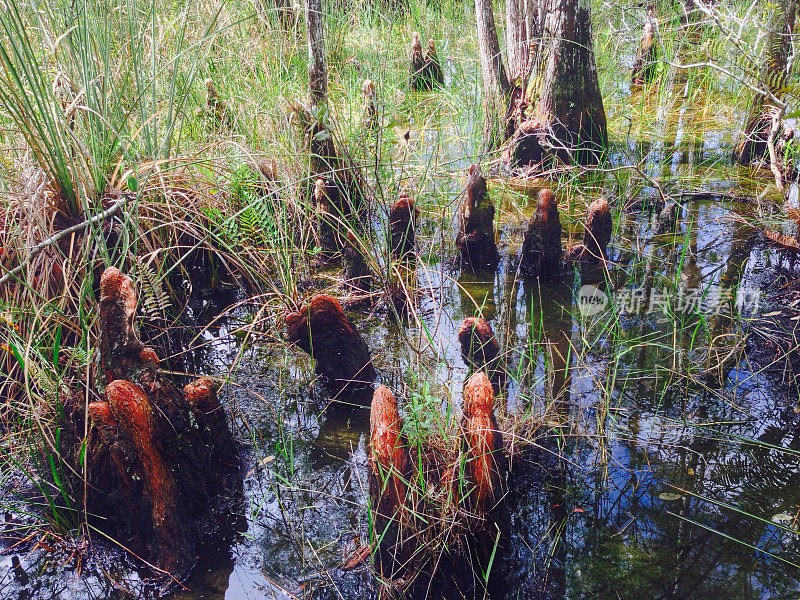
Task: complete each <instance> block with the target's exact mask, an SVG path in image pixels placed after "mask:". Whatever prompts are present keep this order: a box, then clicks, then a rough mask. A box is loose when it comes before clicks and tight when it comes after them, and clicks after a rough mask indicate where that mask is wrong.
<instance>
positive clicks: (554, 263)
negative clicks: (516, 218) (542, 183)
mask: <svg viewBox="0 0 800 600" xmlns="http://www.w3.org/2000/svg"><path fill="white" fill-rule="evenodd" d="M562 255H563V250H562V248H561V217H560V216H559V213H558V203H557V202H556V199H555V196H554V195H553V192H551V191H550V190H549V189H547V188H545V189H543V190H540V191H539V201H538V204H537V206H536V214H534V216H533V217H532V218H531V220H530V222H529V223H528V228H527V230H526V231H525V238H524V240H523V242H522V253H521V261H520V269H521V271H522V272H523V273H524V274H525V275H529V276H531V277H539V276H542V277H545V278H556V277H558V276H559V275H560V274H561V257H562Z"/></svg>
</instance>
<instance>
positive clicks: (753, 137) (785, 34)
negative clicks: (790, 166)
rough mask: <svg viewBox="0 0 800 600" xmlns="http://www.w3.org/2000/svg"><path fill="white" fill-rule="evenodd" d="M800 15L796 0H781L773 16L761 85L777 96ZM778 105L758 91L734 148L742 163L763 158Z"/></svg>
mask: <svg viewBox="0 0 800 600" xmlns="http://www.w3.org/2000/svg"><path fill="white" fill-rule="evenodd" d="M796 17H797V2H796V0H778V1H777V2H776V3H775V8H774V10H773V11H772V13H771V16H770V23H769V30H768V31H767V35H766V39H765V43H764V64H763V65H762V67H761V75H760V77H759V80H760V81H759V84H760V85H761V87H762V88H763V89H764V90H765V91H766V90H768V91H769V93H770V94H772V95H773V96H776V97H780V96H781V95H782V92H781V90H782V89H783V88H784V87H785V85H786V80H787V77H788V75H789V73H788V68H787V67H788V64H787V61H788V58H789V50H790V48H791V36H792V33H793V32H794V26H795V20H796ZM777 110H778V107H776V106H775V103H774V101H773V100H772V99H771V98H770V97H769V95H767V94H757V95H756V96H755V98H753V101H752V103H751V105H750V112H749V113H748V117H747V121H746V122H745V127H744V137H743V139H742V140H741V141H740V142H739V144H737V146H736V149H735V150H734V159H735V160H737V161H738V162H739V163H741V164H743V165H747V164H751V163H753V162H758V161H761V160H763V159H764V158H765V157H766V156H767V152H768V148H767V140H768V137H769V132H770V129H771V127H772V121H773V115H774V113H775V111H777Z"/></svg>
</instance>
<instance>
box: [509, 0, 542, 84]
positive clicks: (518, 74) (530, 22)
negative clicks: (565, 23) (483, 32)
mask: <svg viewBox="0 0 800 600" xmlns="http://www.w3.org/2000/svg"><path fill="white" fill-rule="evenodd" d="M536 5H537V2H535V0H507V1H506V53H507V54H508V78H509V80H510V83H511V85H515V86H519V87H522V88H524V87H525V80H526V78H527V74H528V72H529V70H530V66H531V64H530V63H531V60H530V59H531V51H530V44H531V42H532V41H533V40H534V39H536V37H537V36H538V32H537V31H536V29H537V28H536V23H537V11H536Z"/></svg>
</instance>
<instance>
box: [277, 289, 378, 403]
mask: <svg viewBox="0 0 800 600" xmlns="http://www.w3.org/2000/svg"><path fill="white" fill-rule="evenodd" d="M286 332H287V338H288V339H289V341H290V342H292V343H293V344H296V345H297V346H298V347H299V348H300V349H301V350H303V351H305V352H306V353H307V354H308V355H309V356H311V357H312V358H313V359H314V360H315V361H316V372H317V374H318V375H320V376H321V377H323V378H324V380H325V383H326V384H327V385H328V387H329V388H330V389H331V391H332V392H334V393H336V394H338V393H340V392H344V393H346V394H356V393H359V392H363V391H365V390H367V389H371V388H372V385H373V382H374V381H375V377H376V373H375V367H373V366H372V359H371V358H370V354H369V348H367V344H366V342H365V341H364V338H362V337H361V335H359V333H358V331H356V329H355V327H353V325H352V324H351V323H350V321H349V320H348V319H347V317H346V316H345V314H344V311H343V310H342V306H341V304H339V302H338V301H337V300H336V299H334V298H331V297H330V296H326V295H324V294H319V295H317V296H314V297H313V298H312V299H311V302H309V303H308V304H307V305H306V306H304V307H302V308H301V309H300V310H299V311H297V312H292V313H289V314H288V315H286Z"/></svg>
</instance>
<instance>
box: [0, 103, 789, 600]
mask: <svg viewBox="0 0 800 600" xmlns="http://www.w3.org/2000/svg"><path fill="white" fill-rule="evenodd" d="M678 122H679V125H678V126H674V127H670V128H667V129H668V130H671V131H672V135H667V138H668V140H669V141H668V142H666V143H661V142H659V143H658V144H650V143H643V144H640V145H634V146H632V147H626V148H620V149H618V152H619V154H618V155H617V159H616V161H615V162H618V163H619V164H630V163H624V162H623V160H622V158H621V156H622V155H626V154H629V153H631V152H633V153H635V154H637V153H638V154H642V155H644V154H650V155H651V156H658V157H660V160H651V161H648V162H646V163H645V169H646V172H647V174H648V175H649V177H659V178H662V185H665V184H664V182H665V181H667V180H668V181H669V182H670V184H669V186H666V185H665V188H664V189H665V191H666V192H674V191H675V190H676V189H682V190H686V191H697V190H698V189H702V190H705V191H710V192H711V193H710V194H708V195H707V197H710V198H711V199H707V198H706V199H703V200H698V199H696V198H695V197H692V196H690V195H688V194H687V195H686V196H685V197H683V198H682V205H683V208H682V209H681V212H680V218H679V221H678V227H677V231H676V232H675V233H667V234H664V235H655V228H656V224H655V215H654V214H653V212H652V211H651V210H649V209H648V207H647V206H645V207H644V210H642V211H641V212H639V210H638V209H637V210H622V207H623V205H624V204H626V203H629V202H630V201H633V200H642V199H644V200H647V201H649V202H652V201H653V200H654V199H656V198H657V197H658V192H657V190H656V189H654V188H653V187H651V183H650V182H649V180H647V179H645V178H640V177H637V175H635V174H632V173H630V172H628V171H624V170H623V171H622V172H623V173H627V175H624V176H618V173H617V174H614V173H613V172H610V173H607V174H606V175H605V176H604V177H602V178H600V179H595V180H594V181H592V182H589V183H588V184H587V183H586V182H581V183H576V182H572V183H570V184H569V185H567V186H565V188H564V189H561V190H559V191H557V197H558V198H559V207H560V210H561V212H562V223H563V224H564V231H565V233H564V242H565V244H567V243H568V242H569V243H572V242H577V241H579V236H580V223H581V222H582V220H583V218H584V214H585V206H586V205H587V204H588V202H589V201H590V200H591V199H593V197H595V196H597V195H600V193H601V192H604V193H605V194H606V195H607V196H608V197H609V198H610V199H611V201H612V207H613V211H614V214H615V232H614V236H613V237H612V241H611V245H610V246H609V258H610V259H611V266H610V268H609V270H608V271H607V272H604V271H602V270H599V271H598V270H595V271H589V270H586V269H580V268H578V269H576V270H575V271H574V272H572V273H568V274H567V275H565V277H564V278H563V279H562V280H561V281H557V282H548V283H544V282H542V283H539V282H537V281H536V280H528V281H525V280H523V279H522V278H520V277H518V274H517V272H516V268H515V264H514V257H515V256H516V255H517V253H518V251H519V246H520V244H521V241H522V233H523V231H524V228H525V225H526V223H527V219H528V218H529V217H530V215H531V214H532V213H533V211H534V204H535V202H534V201H533V200H532V198H533V194H532V193H531V192H530V191H525V190H519V189H515V188H513V187H512V186H511V185H510V184H503V183H502V182H501V181H499V180H495V181H494V182H492V183H491V184H490V185H491V193H492V194H493V196H494V198H495V200H496V203H497V205H498V207H499V211H498V214H499V217H498V222H499V227H498V234H499V236H500V242H501V253H502V255H503V260H502V261H501V264H500V267H499V269H498V271H497V272H496V273H494V274H491V275H483V276H482V275H466V274H461V273H460V271H459V270H458V269H454V268H452V266H451V264H452V258H453V244H452V237H453V235H454V229H452V228H451V229H446V230H445V233H442V230H441V228H440V227H435V226H433V225H431V224H432V223H434V222H436V221H437V219H441V214H443V212H442V210H441V207H438V206H436V207H434V208H430V207H427V206H426V205H425V204H424V203H421V204H420V206H421V208H422V209H423V210H422V214H421V217H420V221H421V228H422V230H421V232H420V234H419V236H418V250H419V252H420V254H421V256H422V260H421V261H420V262H419V263H418V265H417V269H416V283H417V291H416V294H415V299H414V305H415V306H414V308H415V310H414V311H413V314H412V317H411V318H409V319H408V321H407V322H406V323H405V324H397V323H394V322H393V321H392V319H391V318H390V317H389V314H388V312H387V311H386V310H376V311H375V312H370V311H364V310H361V311H348V313H349V315H350V317H351V318H352V319H353V320H354V322H355V323H356V325H357V327H358V328H359V329H360V331H361V332H362V334H363V335H364V336H365V338H366V340H367V343H368V345H369V347H370V349H371V351H372V353H373V358H374V362H375V365H376V367H377V368H378V370H379V372H380V376H381V378H382V380H383V382H384V383H387V384H388V385H390V386H391V387H392V388H393V390H394V391H395V393H396V394H397V395H398V398H399V402H400V405H401V413H402V414H403V415H404V417H406V423H407V424H408V423H409V422H411V421H412V420H411V419H409V418H408V415H409V413H410V412H412V411H414V412H415V413H416V414H417V418H416V419H415V420H414V421H413V422H415V423H423V424H425V419H424V415H420V411H438V413H437V415H438V416H437V417H436V418H431V423H429V424H428V425H429V426H430V427H435V426H436V423H437V422H439V421H441V420H444V421H447V419H450V420H451V421H452V419H456V418H457V414H458V408H457V407H458V406H459V404H460V393H461V387H462V385H463V382H464V380H465V377H466V375H467V369H466V368H465V366H464V365H463V363H462V361H461V357H460V352H459V346H458V341H457V338H456V335H457V331H458V328H459V326H460V324H461V321H462V320H463V318H464V317H466V316H473V315H478V314H480V315H482V316H484V317H485V318H487V319H488V320H489V321H490V323H491V325H492V327H493V329H494V331H495V332H496V334H497V336H498V338H499V340H500V342H501V346H502V347H503V349H504V352H505V353H506V364H507V369H508V371H509V373H510V377H509V384H508V388H507V390H506V394H505V396H503V397H502V398H501V399H500V400H498V402H497V403H496V406H497V415H498V418H499V420H500V422H501V426H503V428H505V427H506V426H508V427H509V428H510V429H512V430H514V429H513V425H514V423H519V422H520V421H522V420H526V419H527V420H528V421H536V420H538V422H539V426H538V429H536V430H535V432H533V433H531V434H530V440H528V441H535V445H533V446H530V447H528V448H526V449H524V450H522V451H519V452H517V453H516V454H515V458H514V462H513V467H512V475H511V478H510V484H509V485H510V491H509V495H508V499H507V503H508V507H509V512H510V522H511V537H510V540H509V541H508V547H507V549H506V550H505V552H504V554H503V556H502V557H499V558H498V561H502V563H503V564H502V567H497V568H498V569H500V568H502V569H503V573H504V578H505V579H506V582H505V587H506V590H505V594H504V595H503V597H506V598H563V597H568V598H579V597H580V598H676V599H689V598H709V599H710V598H714V599H718V598H720V597H726V598H797V597H800V539H798V533H797V530H798V528H800V524H798V522H797V518H798V516H800V474H799V473H798V463H800V438H798V436H797V435H796V431H797V430H798V420H800V419H799V418H798V410H797V398H796V394H794V393H793V392H791V391H790V390H789V389H787V386H786V385H785V384H782V383H781V379H780V377H779V376H778V374H776V373H774V372H771V371H768V370H765V369H764V365H763V364H757V363H755V362H754V361H752V360H751V355H750V353H748V352H746V351H745V346H746V345H745V343H744V341H743V339H744V336H745V334H747V333H748V332H749V331H750V320H751V319H752V317H753V315H754V314H758V313H763V312H765V311H767V310H769V308H768V306H767V304H766V296H765V295H764V294H765V293H766V292H768V291H769V289H770V288H769V286H770V283H771V281H772V279H773V278H774V273H775V272H776V271H777V270H778V269H779V268H782V267H785V266H786V260H787V259H786V256H785V254H784V253H783V252H781V251H778V250H775V249H774V248H771V247H769V246H767V245H766V244H765V243H764V240H763V236H761V235H760V234H759V232H758V231H757V230H756V229H755V228H754V227H752V226H751V225H749V224H748V217H749V216H752V214H753V212H754V211H756V210H757V207H756V205H755V203H754V202H753V201H752V199H753V198H754V196H755V192H753V191H752V190H748V189H747V187H748V186H747V184H746V183H744V182H742V181H740V180H739V179H738V173H739V172H738V170H737V169H736V168H734V167H731V166H730V164H729V163H728V162H727V160H726V159H721V158H720V157H722V156H727V155H728V153H729V150H728V148H726V146H725V144H726V143H727V142H729V140H720V139H718V136H717V137H715V136H714V134H713V132H712V133H711V134H709V137H708V138H707V140H712V141H711V142H709V141H704V140H702V139H701V140H697V139H692V138H690V137H689V136H686V135H684V132H683V129H682V127H681V126H680V123H683V127H684V128H685V127H686V122H687V120H686V119H684V118H681V119H679V120H678ZM737 122H739V121H738V120H737ZM419 137H421V138H422V140H423V142H422V144H421V145H422V146H425V144H426V142H425V140H426V138H427V134H419ZM433 137H434V138H435V137H436V136H433ZM417 141H418V140H413V141H412V145H413V144H414V143H415V142H417ZM451 150H452V152H453V154H454V156H452V157H449V158H452V160H453V162H452V164H451V167H452V172H451V175H450V176H449V177H447V178H445V181H443V182H442V183H441V186H442V187H443V188H444V189H448V190H450V192H451V197H450V198H449V200H448V201H450V202H452V201H453V199H454V198H455V196H456V195H457V194H458V193H459V190H460V189H461V187H460V186H461V185H462V184H461V176H462V173H463V166H464V165H465V164H466V162H463V163H462V162H459V161H460V160H462V159H463V153H462V154H458V155H456V154H457V153H459V152H461V149H459V148H452V149H451ZM615 152H616V151H615ZM425 153H426V150H425V148H423V151H422V155H423V158H422V160H423V162H424V158H425ZM793 194H794V199H795V202H796V195H797V190H796V189H795V190H793ZM715 195H717V199H714V196H715ZM734 195H735V196H737V197H740V198H741V197H745V198H749V199H750V200H751V201H750V202H743V201H729V200H725V198H727V197H729V196H734ZM645 204H647V202H645ZM448 227H450V226H449V225H448ZM451 234H452V235H451ZM585 286H590V287H585ZM734 292H738V295H737V294H736V293H734ZM609 296H610V297H611V300H608V298H609ZM589 297H592V298H600V303H601V304H602V303H607V304H605V306H604V307H603V308H604V310H599V311H597V312H596V313H595V312H594V310H593V308H592V307H593V305H588V304H587V298H589ZM737 298H738V300H739V306H737ZM587 306H588V307H589V309H588V310H587ZM740 309H741V310H740ZM257 310H258V307H255V308H253V309H252V311H253V312H249V310H241V311H239V312H238V313H236V315H235V316H234V317H230V318H227V319H225V320H224V321H221V322H219V323H217V324H216V325H215V327H213V328H207V329H206V330H205V333H204V337H205V341H206V342H207V344H206V345H205V346H204V348H203V350H202V353H201V356H202V363H203V364H202V365H201V368H200V370H201V371H203V372H205V373H208V374H213V375H216V376H220V377H229V381H230V384H229V385H227V386H225V387H224V388H223V390H222V398H223V401H224V403H225V405H226V407H227V408H228V409H229V410H230V412H231V415H232V418H233V422H234V425H235V428H236V430H237V431H238V433H239V436H240V438H242V439H243V440H244V441H245V443H246V444H247V448H246V460H247V465H246V468H245V473H246V476H245V480H244V500H243V503H242V506H241V510H242V519H241V521H242V526H241V528H240V531H239V532H238V533H236V534H235V535H232V537H233V539H232V540H230V541H229V542H226V543H221V544H220V547H219V548H208V549H207V550H206V551H205V552H204V553H203V555H202V556H201V557H200V560H199V563H198V566H197V568H196V569H195V572H194V574H193V575H192V577H191V579H190V580H189V581H188V582H186V588H187V589H186V590H183V591H178V592H175V593H173V594H172V595H171V596H170V598H172V599H173V600H179V599H180V600H200V599H218V600H222V599H223V598H224V599H225V600H244V599H256V598H259V599H260V598H282V599H283V598H286V599H288V598H298V597H299V598H312V597H313V598H331V599H334V598H340V599H360V598H367V597H370V596H371V595H372V594H374V593H375V591H374V587H373V584H372V581H371V577H370V574H369V572H368V571H367V569H366V567H365V566H364V565H361V566H358V567H356V568H355V569H353V570H349V571H347V572H345V571H343V570H342V569H341V568H340V566H341V565H342V563H343V562H345V561H346V559H347V558H348V557H349V556H351V555H352V553H353V552H354V551H356V550H357V548H359V547H360V546H362V545H363V544H364V543H365V542H366V540H367V529H368V515H367V512H368V511H367V495H368V494H367V475H366V467H367V449H366V447H365V443H366V441H367V436H368V428H369V415H368V410H366V409H358V408H355V409H342V408H341V407H337V406H335V405H331V406H327V407H326V405H328V403H329V400H328V399H327V398H326V397H325V395H324V393H323V392H322V390H321V389H320V388H318V387H317V388H314V387H313V386H312V385H311V383H310V382H311V381H312V380H313V368H312V363H311V361H310V360H308V358H307V357H306V356H304V355H301V354H299V353H292V352H290V351H288V350H287V349H285V347H283V346H281V345H279V344H270V343H268V336H263V337H264V338H267V340H266V341H263V342H262V341H260V340H261V337H259V336H258V335H254V336H253V337H252V338H248V342H247V343H246V344H243V343H242V341H243V339H244V337H245V336H244V335H243V334H242V333H241V329H242V326H246V325H247V323H248V322H249V321H250V320H251V319H252V318H253V314H254V313H255V312H256V311H257ZM587 313H594V314H587ZM274 325H275V324H274V323H270V324H269V327H274ZM234 332H236V333H234ZM273 333H274V332H273ZM409 342H410V343H409ZM756 344H757V342H756ZM429 414H431V413H429ZM441 415H444V416H441ZM506 444H507V445H513V444H515V440H514V439H513V438H511V439H506ZM2 561H3V564H4V566H7V567H8V568H7V571H6V572H5V574H4V577H3V579H2V580H1V581H0V593H1V594H2V597H3V598H20V599H26V600H27V599H33V598H36V599H40V598H41V599H45V598H47V599H50V598H52V599H55V598H59V599H67V598H76V599H89V598H125V597H128V590H137V589H138V587H137V580H136V577H135V576H134V575H133V574H132V573H131V570H130V569H127V568H124V567H121V566H120V565H119V564H116V565H114V561H111V563H112V564H108V563H107V562H103V561H100V562H95V563H91V564H88V565H84V566H83V575H84V576H83V577H82V578H79V577H78V574H77V573H76V572H75V567H74V563H70V562H65V561H64V560H63V557H59V556H57V555H52V554H50V553H48V552H46V551H44V550H42V549H41V548H40V549H37V550H35V551H34V552H32V553H30V554H26V555H23V556H21V561H22V562H21V566H20V567H19V568H16V569H15V568H13V566H12V558H11V556H5V557H3V558H2ZM87 573H89V574H90V575H88V576H87ZM498 598H499V597H498Z"/></svg>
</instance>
